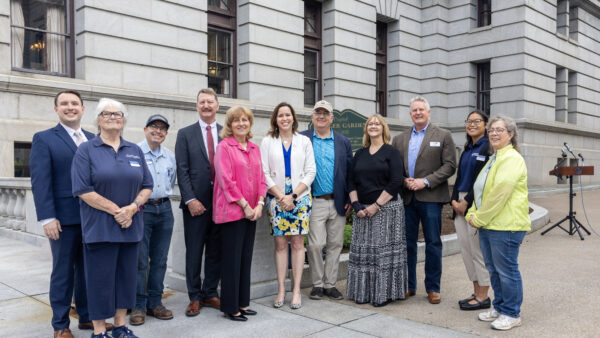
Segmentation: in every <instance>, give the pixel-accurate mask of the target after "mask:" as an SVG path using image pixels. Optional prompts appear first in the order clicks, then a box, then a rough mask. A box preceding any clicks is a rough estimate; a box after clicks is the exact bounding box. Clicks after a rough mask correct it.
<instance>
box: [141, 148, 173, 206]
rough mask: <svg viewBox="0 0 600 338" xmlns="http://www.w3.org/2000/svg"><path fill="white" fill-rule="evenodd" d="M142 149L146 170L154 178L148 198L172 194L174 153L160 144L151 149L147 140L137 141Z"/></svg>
mask: <svg viewBox="0 0 600 338" xmlns="http://www.w3.org/2000/svg"><path fill="white" fill-rule="evenodd" d="M138 146H139V147H140V148H141V149H142V152H143V153H144V157H145V158H146V164H147V165H148V170H150V174H152V179H153V180H154V188H153V189H152V195H150V198H163V197H170V196H171V195H173V187H174V186H175V169H176V168H177V166H176V163H175V154H173V152H172V151H170V150H169V149H167V148H165V147H163V146H160V147H158V149H157V150H155V151H153V150H151V149H150V147H149V146H148V142H147V141H146V140H143V141H142V142H140V143H138Z"/></svg>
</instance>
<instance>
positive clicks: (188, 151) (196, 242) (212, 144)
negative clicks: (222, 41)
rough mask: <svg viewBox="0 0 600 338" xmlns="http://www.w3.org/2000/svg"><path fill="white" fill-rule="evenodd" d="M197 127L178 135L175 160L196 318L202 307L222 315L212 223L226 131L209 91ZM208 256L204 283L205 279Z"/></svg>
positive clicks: (190, 310) (189, 312) (200, 103)
mask: <svg viewBox="0 0 600 338" xmlns="http://www.w3.org/2000/svg"><path fill="white" fill-rule="evenodd" d="M196 110H197V111H198V114H199V115H200V119H199V121H198V122H196V123H194V124H192V125H190V126H187V127H185V128H182V129H180V130H179V132H178V133H177V141H176V143H175V158H176V161H177V180H178V182H179V191H180V193H181V204H180V208H181V209H182V210H183V229H184V237H185V249H186V253H185V275H186V276H185V279H186V284H187V289H188V296H189V298H190V303H189V305H188V307H187V309H186V311H185V314H186V316H188V317H191V316H196V315H198V313H200V307H201V306H202V305H208V306H212V307H214V308H216V309H220V307H221V302H220V300H219V295H218V294H217V286H218V284H219V280H220V273H221V269H220V267H219V265H220V263H221V244H220V243H221V239H220V231H219V227H218V226H216V225H215V224H214V222H213V220H212V197H213V182H214V177H215V169H214V156H215V151H216V147H217V143H218V142H219V141H220V140H221V139H220V137H219V136H218V134H219V132H220V131H221V126H220V125H218V124H217V122H216V119H215V117H216V115H217V110H219V101H218V98H217V94H216V93H215V92H214V90H212V89H210V88H206V89H202V90H200V92H199V93H198V96H197V100H196ZM205 248H206V251H205V253H204V283H202V278H201V276H200V273H201V270H202V252H203V251H204V250H205Z"/></svg>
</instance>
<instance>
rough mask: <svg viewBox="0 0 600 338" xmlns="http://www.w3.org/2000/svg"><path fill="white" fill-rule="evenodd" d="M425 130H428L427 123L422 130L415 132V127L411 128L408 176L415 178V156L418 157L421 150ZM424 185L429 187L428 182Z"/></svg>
mask: <svg viewBox="0 0 600 338" xmlns="http://www.w3.org/2000/svg"><path fill="white" fill-rule="evenodd" d="M427 128H429V123H427V125H426V126H425V128H423V130H421V131H419V132H417V131H416V129H415V127H414V126H413V127H412V131H411V133H410V140H409V141H408V176H409V177H412V178H415V164H416V162H417V156H419V150H420V149H421V144H422V143H423V139H424V138H425V133H427ZM425 183H426V184H427V185H428V186H429V182H427V181H425Z"/></svg>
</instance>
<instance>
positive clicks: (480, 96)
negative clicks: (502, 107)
mask: <svg viewBox="0 0 600 338" xmlns="http://www.w3.org/2000/svg"><path fill="white" fill-rule="evenodd" d="M490 92H491V86H490V63H489V62H483V63H478V64H477V109H480V110H482V111H484V112H485V113H487V114H488V115H490Z"/></svg>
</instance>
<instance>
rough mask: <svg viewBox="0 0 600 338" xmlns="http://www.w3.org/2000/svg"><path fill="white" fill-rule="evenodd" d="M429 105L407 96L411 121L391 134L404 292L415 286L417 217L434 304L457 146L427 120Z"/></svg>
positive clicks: (427, 287) (437, 298) (410, 292)
mask: <svg viewBox="0 0 600 338" xmlns="http://www.w3.org/2000/svg"><path fill="white" fill-rule="evenodd" d="M430 116H431V109H430V107H429V103H428V102H427V100H426V99H425V98H424V97H421V96H416V97H414V98H413V99H412V100H411V101H410V117H411V119H412V121H413V124H414V125H413V127H412V128H411V129H410V130H409V131H406V132H404V133H402V134H400V135H398V136H396V137H394V141H393V142H392V144H393V146H394V147H395V148H396V149H398V150H399V151H400V154H401V155H402V158H403V159H404V171H405V172H404V177H406V178H405V179H404V187H405V189H403V194H402V199H403V200H404V205H405V212H406V245H407V264H408V296H413V295H415V292H416V290H417V272H416V270H417V237H418V235H419V222H420V223H421V224H422V225H423V234H424V236H425V291H427V296H428V298H429V302H430V303H432V304H438V303H439V302H440V301H441V297H440V280H441V277H442V240H441V237H440V232H441V228H442V206H443V205H444V203H448V202H450V192H449V191H448V178H450V176H452V175H454V171H455V170H456V152H455V146H454V141H453V140H452V135H451V134H450V132H449V131H448V130H445V129H442V128H438V127H436V126H434V125H432V124H431V123H430Z"/></svg>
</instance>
